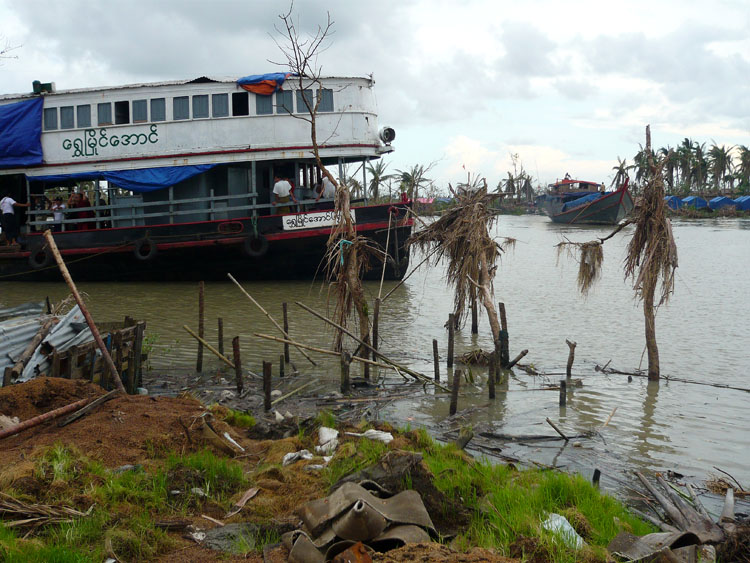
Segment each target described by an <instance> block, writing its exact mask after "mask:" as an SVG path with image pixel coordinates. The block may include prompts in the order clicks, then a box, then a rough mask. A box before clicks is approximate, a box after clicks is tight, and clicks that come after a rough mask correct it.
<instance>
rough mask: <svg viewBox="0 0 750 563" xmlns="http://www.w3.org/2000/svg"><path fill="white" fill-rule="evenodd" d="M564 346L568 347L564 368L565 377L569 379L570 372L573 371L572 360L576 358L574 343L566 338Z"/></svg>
mask: <svg viewBox="0 0 750 563" xmlns="http://www.w3.org/2000/svg"><path fill="white" fill-rule="evenodd" d="M565 344H567V345H568V365H567V366H566V368H565V377H567V378H568V379H570V371H571V369H573V360H575V357H576V343H575V342H571V341H570V340H568V339H567V338H566V339H565Z"/></svg>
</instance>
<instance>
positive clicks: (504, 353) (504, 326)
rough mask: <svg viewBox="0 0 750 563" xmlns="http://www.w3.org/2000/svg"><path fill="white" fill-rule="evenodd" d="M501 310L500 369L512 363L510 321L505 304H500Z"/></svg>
mask: <svg viewBox="0 0 750 563" xmlns="http://www.w3.org/2000/svg"><path fill="white" fill-rule="evenodd" d="M498 306H499V309H500V364H499V365H500V367H501V368H505V367H507V366H508V364H509V363H510V343H509V338H508V319H507V317H506V316H505V303H498Z"/></svg>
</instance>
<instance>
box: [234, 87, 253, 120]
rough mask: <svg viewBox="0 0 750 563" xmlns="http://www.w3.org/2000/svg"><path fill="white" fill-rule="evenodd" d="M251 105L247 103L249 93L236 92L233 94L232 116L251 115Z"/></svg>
mask: <svg viewBox="0 0 750 563" xmlns="http://www.w3.org/2000/svg"><path fill="white" fill-rule="evenodd" d="M249 114H250V104H249V103H248V101H247V92H235V93H234V94H232V115H249Z"/></svg>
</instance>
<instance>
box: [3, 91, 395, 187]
mask: <svg viewBox="0 0 750 563" xmlns="http://www.w3.org/2000/svg"><path fill="white" fill-rule="evenodd" d="M302 86H303V88H300V81H299V79H298V78H295V77H290V78H288V79H287V80H286V81H285V82H284V84H283V88H282V89H281V90H278V91H276V92H275V93H273V94H271V95H260V94H255V93H253V92H249V91H247V90H245V89H243V88H242V87H241V86H240V85H239V84H238V82H237V79H214V78H206V77H201V78H198V79H195V80H189V81H175V82H159V83H151V84H134V85H128V86H118V87H113V88H88V89H78V90H66V91H59V92H55V91H52V92H48V93H44V94H42V98H43V109H42V112H43V113H42V132H41V146H42V152H43V155H44V158H43V163H42V164H41V165H37V166H35V167H33V169H32V168H31V167H24V168H5V169H0V174H18V173H25V174H26V175H27V176H39V175H51V174H74V173H78V172H86V171H90V170H92V169H96V170H99V171H109V170H128V169H138V168H154V167H161V166H183V165H196V164H220V163H232V162H246V161H256V160H257V161H260V160H279V159H289V158H305V157H309V156H310V148H311V139H310V123H309V117H310V116H309V112H308V109H307V105H306V104H305V98H306V99H307V100H308V101H312V102H318V110H317V114H316V128H317V139H318V143H319V145H320V147H321V151H320V152H321V157H323V158H324V159H331V161H333V160H334V159H335V160H337V159H340V158H351V159H361V158H376V157H378V156H379V155H380V154H382V153H384V152H389V151H390V150H392V149H391V148H390V146H388V145H386V144H384V143H383V142H382V141H381V138H380V136H379V131H378V123H377V108H376V102H375V96H374V93H373V89H372V86H373V81H372V79H370V78H361V77H360V78H357V77H354V78H342V77H326V78H322V79H320V81H319V82H317V83H315V82H313V81H311V80H307V79H303V83H302ZM38 97H39V94H20V95H6V96H2V97H0V107H2V106H4V105H6V104H11V103H15V102H20V101H24V100H33V99H34V98H38Z"/></svg>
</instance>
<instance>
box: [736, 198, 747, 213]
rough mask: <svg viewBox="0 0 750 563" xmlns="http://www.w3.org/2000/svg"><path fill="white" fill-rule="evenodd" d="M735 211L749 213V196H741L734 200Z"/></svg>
mask: <svg viewBox="0 0 750 563" xmlns="http://www.w3.org/2000/svg"><path fill="white" fill-rule="evenodd" d="M734 203H735V205H736V206H737V209H739V210H740V211H750V195H743V196H742V197H738V198H737V199H735V200H734Z"/></svg>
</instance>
